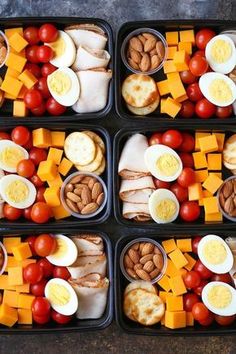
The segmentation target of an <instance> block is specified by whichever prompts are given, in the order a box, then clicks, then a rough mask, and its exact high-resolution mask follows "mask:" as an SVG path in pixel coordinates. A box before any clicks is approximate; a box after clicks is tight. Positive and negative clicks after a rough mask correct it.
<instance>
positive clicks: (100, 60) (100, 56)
mask: <svg viewBox="0 0 236 354" xmlns="http://www.w3.org/2000/svg"><path fill="white" fill-rule="evenodd" d="M110 58H111V56H110V54H109V53H108V52H107V51H106V50H103V49H91V48H89V47H87V46H82V45H80V46H79V48H78V49H77V53H76V58H75V61H74V63H73V65H72V69H73V70H74V71H79V70H88V69H94V68H106V67H107V65H108V63H109V61H110Z"/></svg>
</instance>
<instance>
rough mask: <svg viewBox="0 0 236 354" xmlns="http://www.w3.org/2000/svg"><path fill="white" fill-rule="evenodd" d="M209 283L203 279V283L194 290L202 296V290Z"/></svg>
mask: <svg viewBox="0 0 236 354" xmlns="http://www.w3.org/2000/svg"><path fill="white" fill-rule="evenodd" d="M207 284H208V281H207V280H202V281H201V283H200V284H199V285H198V286H197V287H196V288H194V289H193V291H194V292H195V294H197V295H198V296H202V290H203V288H204V286H205V285H207Z"/></svg>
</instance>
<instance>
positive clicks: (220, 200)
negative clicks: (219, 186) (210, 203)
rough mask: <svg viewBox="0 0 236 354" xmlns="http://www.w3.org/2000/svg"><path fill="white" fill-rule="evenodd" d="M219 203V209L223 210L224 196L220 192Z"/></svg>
mask: <svg viewBox="0 0 236 354" xmlns="http://www.w3.org/2000/svg"><path fill="white" fill-rule="evenodd" d="M219 202H220V205H221V208H223V209H224V205H225V197H224V194H223V192H222V191H221V192H220V195H219Z"/></svg>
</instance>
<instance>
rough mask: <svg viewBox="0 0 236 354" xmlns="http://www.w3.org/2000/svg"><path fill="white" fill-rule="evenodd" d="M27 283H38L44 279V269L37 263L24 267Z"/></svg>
mask: <svg viewBox="0 0 236 354" xmlns="http://www.w3.org/2000/svg"><path fill="white" fill-rule="evenodd" d="M23 277H24V280H25V281H26V283H30V284H36V283H38V282H40V281H41V280H42V279H43V269H42V268H41V267H40V266H39V265H38V264H37V263H30V264H28V265H27V266H26V267H25V268H24V269H23Z"/></svg>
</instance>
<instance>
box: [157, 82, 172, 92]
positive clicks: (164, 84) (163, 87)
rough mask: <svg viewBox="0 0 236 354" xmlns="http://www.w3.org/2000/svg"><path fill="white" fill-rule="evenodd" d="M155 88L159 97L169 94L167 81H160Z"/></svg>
mask: <svg viewBox="0 0 236 354" xmlns="http://www.w3.org/2000/svg"><path fill="white" fill-rule="evenodd" d="M157 88H158V91H159V94H160V96H165V95H167V94H168V93H170V90H169V85H168V80H162V81H159V82H157Z"/></svg>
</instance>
